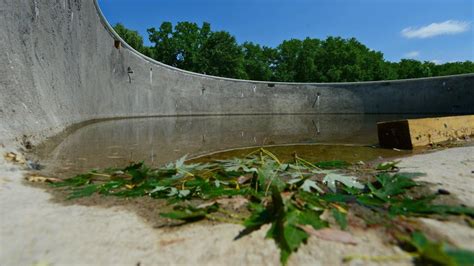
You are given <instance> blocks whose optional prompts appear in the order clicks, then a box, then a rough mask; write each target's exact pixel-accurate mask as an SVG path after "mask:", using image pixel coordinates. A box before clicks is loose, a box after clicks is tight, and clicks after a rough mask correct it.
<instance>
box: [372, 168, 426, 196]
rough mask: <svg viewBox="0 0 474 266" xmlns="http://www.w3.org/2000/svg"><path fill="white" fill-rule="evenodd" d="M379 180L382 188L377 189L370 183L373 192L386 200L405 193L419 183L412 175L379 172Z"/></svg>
mask: <svg viewBox="0 0 474 266" xmlns="http://www.w3.org/2000/svg"><path fill="white" fill-rule="evenodd" d="M376 178H377V182H378V183H379V184H380V185H381V188H380V189H376V188H375V186H374V185H373V184H368V186H369V188H370V190H371V191H372V193H373V194H374V195H375V196H377V197H378V198H380V199H381V200H384V201H390V198H391V197H393V196H396V195H399V194H402V193H404V192H405V191H406V190H407V189H408V188H411V187H414V186H417V183H416V182H415V181H413V180H412V179H411V178H410V177H407V176H404V175H402V174H395V175H393V176H392V175H390V174H386V173H384V174H379V175H377V176H376Z"/></svg>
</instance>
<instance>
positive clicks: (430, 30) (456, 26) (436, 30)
mask: <svg viewBox="0 0 474 266" xmlns="http://www.w3.org/2000/svg"><path fill="white" fill-rule="evenodd" d="M470 27H471V23H470V22H467V21H457V20H446V21H444V22H440V23H431V24H430V25H427V26H423V27H408V28H405V29H403V30H402V36H403V37H405V38H409V39H412V38H418V39H425V38H431V37H434V36H438V35H448V34H451V35H453V34H459V33H463V32H465V31H468V30H469V28H470Z"/></svg>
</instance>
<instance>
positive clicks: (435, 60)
mask: <svg viewBox="0 0 474 266" xmlns="http://www.w3.org/2000/svg"><path fill="white" fill-rule="evenodd" d="M430 62H431V63H433V64H435V65H441V64H442V63H443V61H441V60H438V59H433V60H431V61H430Z"/></svg>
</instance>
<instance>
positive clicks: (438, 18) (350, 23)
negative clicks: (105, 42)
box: [99, 0, 474, 63]
mask: <svg viewBox="0 0 474 266" xmlns="http://www.w3.org/2000/svg"><path fill="white" fill-rule="evenodd" d="M99 3H100V6H101V8H102V11H103V12H104V14H105V15H106V17H107V18H108V20H109V22H110V23H111V24H115V23H117V22H121V23H123V24H125V26H127V27H128V28H132V29H135V30H138V31H139V32H140V33H141V34H142V35H143V36H144V38H145V40H147V34H146V29H147V28H150V27H156V28H158V27H159V26H160V24H161V23H162V22H163V21H171V22H173V24H175V23H176V22H178V21H192V22H196V23H198V24H201V23H202V22H203V21H207V22H210V23H211V26H212V28H213V29H214V30H226V31H229V32H230V33H232V34H233V35H234V36H235V37H236V38H237V40H238V41H239V43H241V42H244V41H252V42H255V43H259V44H262V45H267V46H271V47H276V46H277V45H278V44H279V43H281V41H282V40H285V39H291V38H299V39H303V38H305V37H312V38H319V39H324V38H326V37H327V36H342V37H344V38H349V37H355V38H357V39H358V40H359V41H361V42H362V43H364V44H365V45H367V46H368V47H369V48H371V49H374V50H377V51H382V52H383V53H384V55H385V58H386V59H388V60H390V61H399V60H400V59H401V58H414V59H418V60H422V61H425V60H426V61H435V62H438V63H445V62H451V61H464V60H471V61H474V0H99Z"/></svg>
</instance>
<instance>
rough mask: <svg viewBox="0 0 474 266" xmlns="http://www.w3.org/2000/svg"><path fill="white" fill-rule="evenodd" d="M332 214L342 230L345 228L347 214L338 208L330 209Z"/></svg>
mask: <svg viewBox="0 0 474 266" xmlns="http://www.w3.org/2000/svg"><path fill="white" fill-rule="evenodd" d="M331 213H332V216H333V217H334V219H335V220H336V222H337V224H338V225H339V227H340V228H341V229H342V230H346V229H347V214H345V213H342V212H340V211H339V210H338V209H332V210H331Z"/></svg>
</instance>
